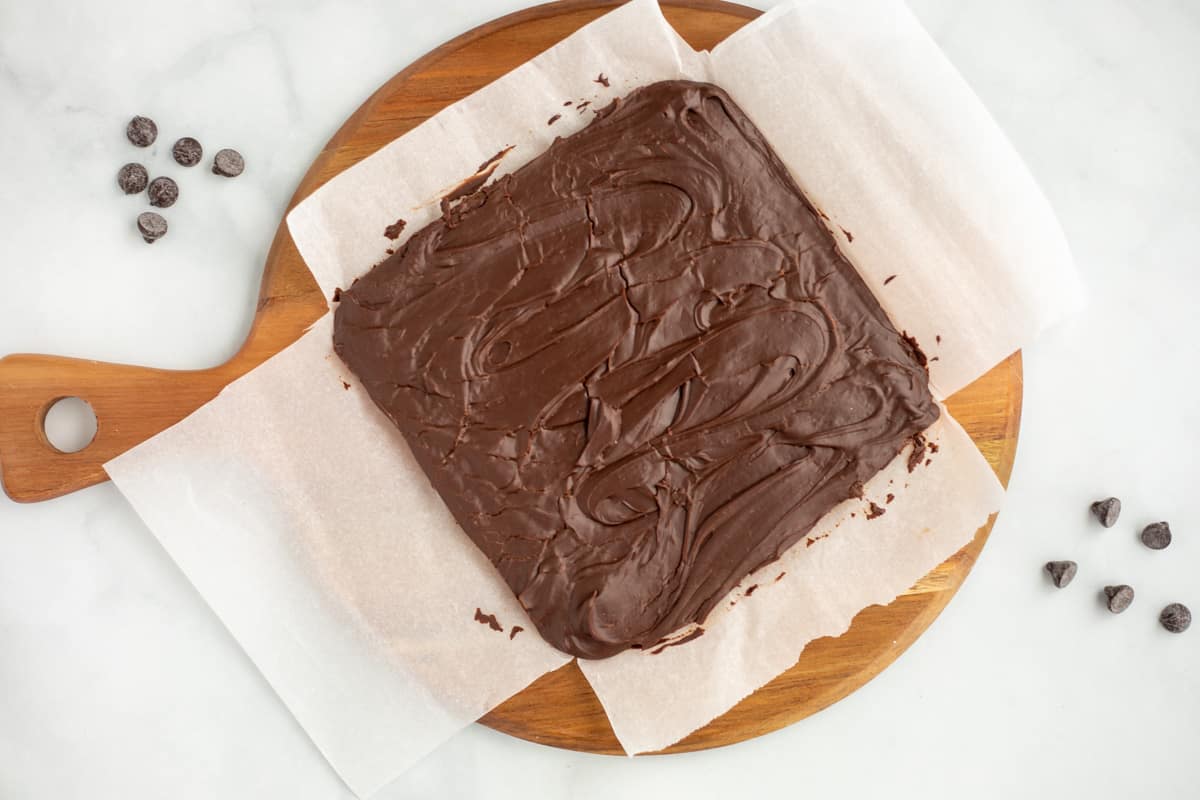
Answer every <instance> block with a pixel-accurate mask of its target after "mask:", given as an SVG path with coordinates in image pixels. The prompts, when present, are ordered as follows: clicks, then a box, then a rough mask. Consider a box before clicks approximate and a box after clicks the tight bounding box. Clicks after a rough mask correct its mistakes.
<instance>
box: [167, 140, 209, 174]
mask: <svg viewBox="0 0 1200 800" xmlns="http://www.w3.org/2000/svg"><path fill="white" fill-rule="evenodd" d="M171 155H172V156H174V157H175V163H177V164H179V166H181V167H194V166H196V165H197V164H199V163H200V157H201V156H203V155H204V150H203V148H201V147H200V143H199V142H197V141H196V140H195V139H193V138H192V137H190V136H185V137H183V138H182V139H180V140H179V141H177V142H175V145H174V147H172V148H171Z"/></svg>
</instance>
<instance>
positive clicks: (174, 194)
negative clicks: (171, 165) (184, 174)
mask: <svg viewBox="0 0 1200 800" xmlns="http://www.w3.org/2000/svg"><path fill="white" fill-rule="evenodd" d="M147 191H148V193H149V195H150V205H152V206H154V207H155V208H170V207H171V206H173V205H175V201H176V200H178V199H179V184H177V183H175V181H173V180H171V179H170V178H167V177H165V176H159V177H157V178H155V179H154V180H152V181H150V188H149V189H148V190H147Z"/></svg>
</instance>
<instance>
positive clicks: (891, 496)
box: [886, 492, 896, 505]
mask: <svg viewBox="0 0 1200 800" xmlns="http://www.w3.org/2000/svg"><path fill="white" fill-rule="evenodd" d="M895 499H896V495H894V494H892V493H891V492H888V493H887V498H886V502H887V504H888V505H891V504H892V501H893V500H895Z"/></svg>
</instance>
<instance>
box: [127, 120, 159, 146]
mask: <svg viewBox="0 0 1200 800" xmlns="http://www.w3.org/2000/svg"><path fill="white" fill-rule="evenodd" d="M125 135H126V136H128V137H129V141H131V142H133V144H134V145H135V146H137V147H149V146H150V145H152V144H154V140H155V139H157V138H158V126H157V125H155V124H154V120H152V119H150V118H149V117H134V118H133V119H131V120H129V124H128V125H126V126H125Z"/></svg>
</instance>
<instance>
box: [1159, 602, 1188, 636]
mask: <svg viewBox="0 0 1200 800" xmlns="http://www.w3.org/2000/svg"><path fill="white" fill-rule="evenodd" d="M1158 621H1159V623H1161V624H1162V626H1163V627H1164V628H1166V629H1167V630H1169V631H1170V632H1171V633H1183V632H1184V631H1186V630H1187V629H1188V627H1189V626H1190V625H1191V624H1192V612H1191V611H1190V610H1189V609H1188V607H1187V606H1185V605H1184V604H1183V603H1171V605H1169V606H1167V607H1166V608H1164V609H1163V610H1162V613H1161V614H1159V615H1158Z"/></svg>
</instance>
